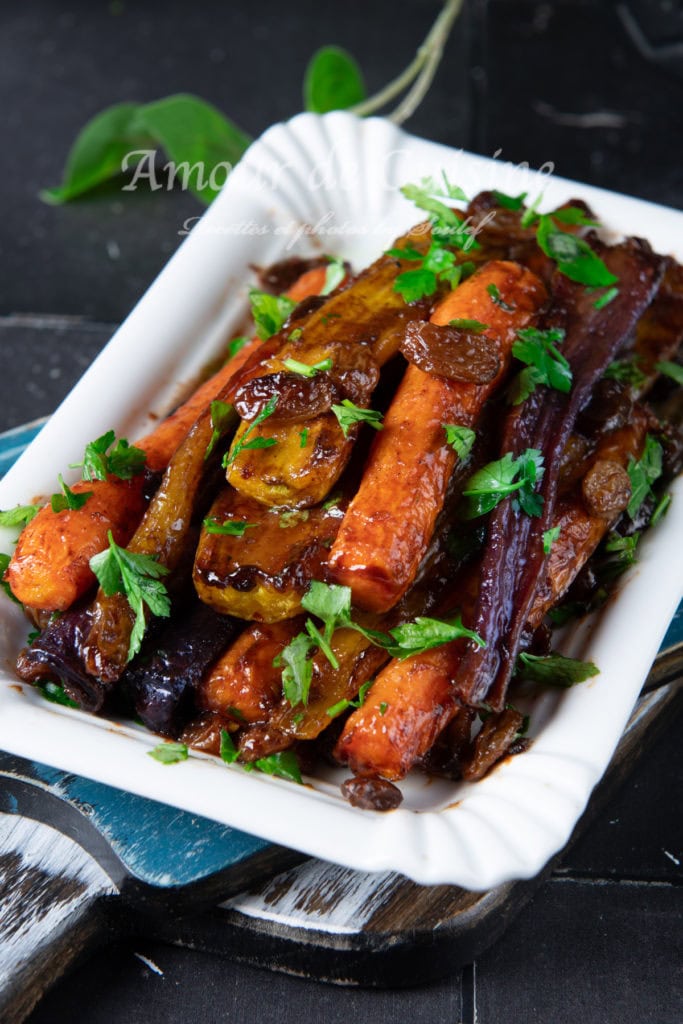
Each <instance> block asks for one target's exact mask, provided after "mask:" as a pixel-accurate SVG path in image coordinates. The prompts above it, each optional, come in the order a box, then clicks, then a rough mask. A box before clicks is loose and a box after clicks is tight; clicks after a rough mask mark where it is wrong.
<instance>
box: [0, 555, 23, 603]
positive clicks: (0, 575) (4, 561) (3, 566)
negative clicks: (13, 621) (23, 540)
mask: <svg viewBox="0 0 683 1024" xmlns="http://www.w3.org/2000/svg"><path fill="white" fill-rule="evenodd" d="M11 561H12V556H11V555H7V554H5V552H4V551H2V552H0V587H2V589H3V590H4V591H5V593H6V594H7V596H8V597H9V598H10V600H11V601H14V603H15V604H18V605H20V604H21V601H20V600H19V599H18V598H16V597H15V596H14V594H13V593H12V590H11V588H10V585H9V583H8V582H7V580H6V579H5V573H6V572H7V570H8V568H9V564H10V562H11Z"/></svg>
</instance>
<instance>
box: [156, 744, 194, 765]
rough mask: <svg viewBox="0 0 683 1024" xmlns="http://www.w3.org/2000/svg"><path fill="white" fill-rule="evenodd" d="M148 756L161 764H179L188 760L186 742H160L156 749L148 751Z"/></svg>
mask: <svg viewBox="0 0 683 1024" xmlns="http://www.w3.org/2000/svg"><path fill="white" fill-rule="evenodd" d="M147 756H148V757H153V758H154V760H155V761H159V762H160V764H178V762H179V761H187V758H188V750H187V746H186V744H185V743H159V744H158V745H157V746H156V747H155V748H154V750H148V751H147Z"/></svg>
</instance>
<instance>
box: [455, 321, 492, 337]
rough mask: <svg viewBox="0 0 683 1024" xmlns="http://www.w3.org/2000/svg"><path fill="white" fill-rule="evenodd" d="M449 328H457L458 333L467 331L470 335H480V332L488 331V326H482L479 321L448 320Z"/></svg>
mask: <svg viewBox="0 0 683 1024" xmlns="http://www.w3.org/2000/svg"><path fill="white" fill-rule="evenodd" d="M448 326H449V327H457V328H458V330H459V331H468V332H469V333H470V334H481V333H482V331H486V330H488V326H489V325H488V324H483V323H482V322H481V320H467V319H462V318H461V319H457V320H449V321H448Z"/></svg>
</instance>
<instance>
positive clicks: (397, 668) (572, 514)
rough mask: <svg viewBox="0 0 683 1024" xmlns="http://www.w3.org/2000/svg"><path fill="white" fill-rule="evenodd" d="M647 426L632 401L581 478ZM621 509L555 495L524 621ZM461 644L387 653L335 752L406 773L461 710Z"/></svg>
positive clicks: (562, 587) (469, 599) (393, 776)
mask: <svg viewBox="0 0 683 1024" xmlns="http://www.w3.org/2000/svg"><path fill="white" fill-rule="evenodd" d="M647 426H648V417H647V415H646V414H645V413H644V411H643V410H642V409H641V408H640V407H638V406H636V407H635V409H634V414H633V416H632V418H631V421H630V422H629V424H628V425H627V426H626V427H623V428H622V429H620V430H616V431H613V432H611V433H610V434H608V435H607V436H606V437H605V439H604V440H603V441H602V442H601V443H600V444H599V446H598V448H597V451H596V452H595V454H594V456H593V460H592V463H591V469H589V470H588V473H587V474H586V475H585V476H584V481H585V480H586V478H587V477H588V476H589V474H590V472H591V470H592V468H593V467H595V466H604V465H606V464H607V463H608V462H609V463H610V464H612V465H619V466H626V465H627V464H628V461H629V456H633V457H634V458H639V457H640V455H641V454H642V450H643V446H644V442H645V435H646V432H647ZM622 510H623V506H622V508H619V507H618V506H617V507H615V508H614V509H613V511H612V512H611V513H608V514H606V515H598V514H595V513H591V512H590V511H589V510H588V509H587V508H586V504H585V501H584V498H583V496H582V488H581V486H580V485H579V487H578V488H576V489H575V490H574V491H573V492H572V493H571V494H570V495H567V496H566V497H564V498H562V499H560V500H559V501H558V504H557V518H556V524H557V525H558V526H559V527H560V533H559V537H558V539H557V540H556V541H555V543H554V544H553V546H552V548H551V550H550V554H549V556H548V560H547V562H546V568H545V573H544V578H543V579H542V580H541V582H540V585H539V587H538V590H537V593H536V596H535V598H534V602H533V604H532V607H531V611H530V614H529V618H528V624H529V628H531V629H534V628H536V627H537V626H538V625H540V623H541V621H542V620H543V616H544V615H545V614H546V612H547V611H548V610H549V609H550V608H552V607H553V605H555V604H556V603H557V602H558V600H559V599H560V598H561V597H562V595H563V594H564V593H565V592H566V590H567V588H568V587H569V585H570V584H571V583H572V581H573V580H574V579H575V578H576V576H577V574H578V573H579V571H580V570H581V568H582V567H583V566H584V565H585V564H586V562H587V561H588V559H589V558H590V557H591V555H592V554H593V552H594V551H595V549H596V548H597V546H598V544H599V543H600V541H601V540H602V538H603V537H604V536H605V534H606V533H607V532H608V530H609V529H610V528H611V526H612V525H613V524H614V522H615V521H616V519H617V518H618V517H619V515H620V513H621V511H622ZM477 572H478V570H477V569H475V570H474V571H472V572H470V573H468V574H467V575H466V577H465V579H464V581H463V582H462V584H461V591H462V593H461V604H462V608H461V610H462V611H463V613H464V615H465V618H466V619H467V613H468V611H470V612H471V610H472V607H473V603H474V590H475V588H476V580H477ZM463 651H464V643H463V641H462V640H456V641H454V642H453V643H450V644H445V645H444V646H443V647H437V648H434V649H433V650H431V651H427V652H425V653H424V654H422V655H414V656H413V657H411V658H407V659H406V660H405V661H397V660H394V661H391V662H390V663H389V664H388V665H387V666H386V668H384V669H383V671H382V672H380V674H379V675H378V676H377V679H376V680H375V682H374V683H373V685H372V688H371V690H370V692H369V693H368V695H367V697H366V699H365V703H364V704H363V706H362V707H361V708H359V709H358V710H357V711H355V712H354V713H353V714H352V715H351V716H350V717H349V718H348V720H347V722H346V724H345V727H344V731H343V733H342V735H341V737H340V739H339V741H338V743H337V746H336V749H335V755H336V756H337V757H338V758H339V760H341V761H345V762H347V763H348V764H349V765H350V767H351V768H352V769H353V771H354V772H356V773H368V774H369V773H372V774H378V775H382V776H383V777H384V778H386V779H390V780H392V781H396V780H398V779H402V778H404V776H405V775H406V774H407V772H408V771H409V770H410V769H411V768H412V767H413V765H414V764H415V763H416V762H417V761H418V760H419V759H420V758H422V757H424V755H425V754H426V753H427V751H428V750H430V748H431V747H432V746H433V744H434V741H435V740H436V738H437V736H438V735H439V734H440V733H441V731H442V730H443V729H444V728H445V727H446V726H447V725H448V723H449V722H450V721H451V720H452V719H453V718H454V716H455V715H456V714H458V710H459V704H458V702H457V700H456V696H455V688H454V686H453V681H454V679H455V678H456V676H457V673H458V669H459V666H460V661H461V658H462V655H463Z"/></svg>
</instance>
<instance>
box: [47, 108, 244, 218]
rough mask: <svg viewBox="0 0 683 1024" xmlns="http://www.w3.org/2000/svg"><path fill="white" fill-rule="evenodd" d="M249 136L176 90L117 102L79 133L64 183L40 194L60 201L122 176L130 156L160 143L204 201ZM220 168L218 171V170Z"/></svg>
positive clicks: (214, 191)
mask: <svg viewBox="0 0 683 1024" xmlns="http://www.w3.org/2000/svg"><path fill="white" fill-rule="evenodd" d="M250 142H251V138H250V137H249V136H248V135H246V134H245V133H244V132H242V131H241V130H240V129H239V128H238V127H237V126H236V125H235V124H233V123H232V122H231V121H229V120H228V119H227V118H225V117H224V116H223V114H221V113H220V111H218V110H217V109H216V108H215V107H213V106H212V105H211V104H210V103H206V102H205V101H204V100H201V99H199V98H198V97H196V96H191V95H188V94H178V95H174V96H167V97H166V98H165V99H161V100H156V101H154V102H152V103H147V104H143V105H140V104H136V103H120V104H117V105H116V106H113V107H109V108H107V109H106V110H103V111H102V112H101V113H100V114H97V115H96V117H94V118H93V119H92V120H91V121H89V122H88V124H86V126H85V127H84V128H83V130H82V131H81V132H80V134H79V135H78V136H77V138H76V141H75V142H74V144H73V146H72V148H71V151H70V153H69V155H68V157H67V161H66V167H65V169H64V177H63V180H62V184H61V185H60V186H59V187H58V188H52V189H46V190H45V191H44V192H42V193H41V197H42V198H43V199H44V200H45V201H46V202H50V203H64V202H67V201H68V200H71V199H75V198H76V197H77V196H80V195H83V193H85V192H88V191H90V190H91V189H92V188H94V187H95V186H96V185H99V184H101V183H102V182H104V181H108V180H109V179H111V178H115V177H117V176H118V175H120V174H121V173H122V172H123V170H124V169H127V168H128V165H129V164H130V161H131V158H132V157H133V156H135V155H137V154H142V153H143V151H149V150H150V149H154V148H156V146H161V147H162V149H163V150H164V151H165V153H166V155H167V157H168V158H169V160H171V161H172V162H173V163H174V164H175V165H176V177H180V178H181V180H183V182H184V183H185V182H186V184H187V187H188V188H189V189H190V191H192V192H193V193H194V194H195V195H196V196H197V197H198V198H199V199H201V200H202V201H203V202H206V203H209V202H211V200H212V199H214V198H215V196H216V195H217V194H218V192H219V190H220V187H221V186H222V184H223V182H224V180H225V172H227V170H228V167H227V166H224V167H220V166H219V165H230V167H232V165H234V164H235V163H237V161H238V160H239V159H240V157H241V156H242V154H243V153H244V151H245V150H246V149H247V147H248V146H249V144H250ZM218 172H222V173H218Z"/></svg>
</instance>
